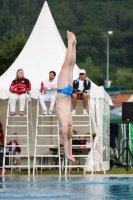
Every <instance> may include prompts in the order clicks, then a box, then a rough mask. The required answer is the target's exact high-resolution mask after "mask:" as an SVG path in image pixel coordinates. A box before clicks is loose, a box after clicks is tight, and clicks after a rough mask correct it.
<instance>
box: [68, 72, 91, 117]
mask: <svg viewBox="0 0 133 200" xmlns="http://www.w3.org/2000/svg"><path fill="white" fill-rule="evenodd" d="M90 88H91V82H90V81H89V79H88V77H86V71H85V70H84V69H81V70H80V71H79V78H78V79H76V80H74V81H73V94H72V104H73V111H72V112H71V114H72V115H75V114H76V105H77V100H78V99H80V100H82V101H83V115H87V114H88V113H87V110H86V107H87V104H88V95H87V90H90Z"/></svg>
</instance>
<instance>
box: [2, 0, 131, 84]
mask: <svg viewBox="0 0 133 200" xmlns="http://www.w3.org/2000/svg"><path fill="white" fill-rule="evenodd" d="M43 3H44V0H13V1H9V0H1V3H0V16H1V17H0V45H1V48H0V74H2V73H3V72H4V71H5V70H6V69H7V68H8V67H9V66H10V65H11V63H12V62H13V61H14V59H15V58H16V57H17V56H18V54H19V53H20V51H21V49H22V48H23V45H24V44H25V41H26V39H27V38H28V37H29V35H30V33H31V31H32V29H33V27H34V24H35V22H36V20H37V17H38V16H39V13H40V11H41V8H42V6H43ZM48 5H49V7H50V10H51V12H52V15H53V17H54V20H55V22H56V25H57V28H58V30H59V32H60V34H61V36H62V38H63V40H64V42H65V43H66V44H67V40H66V30H71V31H73V32H74V33H75V34H76V36H77V41H78V43H77V64H78V65H79V66H80V67H81V68H85V69H86V70H87V73H88V76H89V77H90V76H91V77H90V78H91V79H93V81H94V82H96V83H98V84H100V83H99V81H98V80H99V79H100V82H101V80H102V79H105V78H106V52H107V47H106V46H107V41H106V37H103V36H102V35H101V32H107V31H109V30H112V31H113V32H114V35H113V36H112V37H110V38H109V42H110V48H109V50H110V59H109V62H110V79H111V80H113V82H112V84H113V85H118V84H122V85H126V86H128V87H130V88H131V87H132V84H131V83H130V81H129V80H130V78H128V77H126V76H125V75H124V74H123V76H122V77H121V78H120V79H118V80H117V69H119V68H122V69H124V68H133V59H132V55H133V34H132V32H133V1H131V0H127V1H125V0H117V1H114V0H95V1H94V0H82V1H81V0H73V1H72V0H54V1H53V0H48ZM22 28H23V30H24V31H23V32H25V36H24V37H20V39H18V38H17V34H20V30H22ZM12 32H15V33H16V34H15V35H14V36H11V35H12ZM9 35H10V36H11V38H9V37H8V36H9ZM21 36H22V35H21ZM4 37H5V39H4ZM13 38H14V39H13ZM8 40H9V44H8ZM13 43H14V44H13ZM88 59H91V62H92V63H89V61H88ZM87 67H88V68H87ZM89 68H90V69H91V70H92V72H91V71H90V70H89ZM98 76H99V77H98Z"/></svg>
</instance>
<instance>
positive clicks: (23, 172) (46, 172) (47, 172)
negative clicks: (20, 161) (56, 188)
mask: <svg viewBox="0 0 133 200" xmlns="http://www.w3.org/2000/svg"><path fill="white" fill-rule="evenodd" d="M32 173H33V170H31V172H30V174H31V175H32ZM10 174H11V171H10V170H7V171H6V175H10ZM12 174H13V175H16V174H18V175H20V174H21V175H26V174H28V171H27V170H26V169H22V170H21V172H19V171H15V170H12ZM58 174H59V170H58V169H51V170H49V169H43V170H42V175H58ZM61 174H62V175H64V170H63V171H61ZM70 174H71V175H83V169H79V170H78V171H77V169H73V170H71V171H70ZM86 174H91V172H86ZM96 174H103V171H100V172H96ZM106 174H108V175H109V174H110V175H115V174H121V175H122V174H123V175H126V174H127V175H129V174H133V169H132V168H129V170H128V171H126V169H125V168H124V167H115V168H112V169H111V170H107V171H106ZM38 175H41V170H40V169H38Z"/></svg>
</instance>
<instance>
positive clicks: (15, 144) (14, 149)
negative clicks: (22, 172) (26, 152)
mask: <svg viewBox="0 0 133 200" xmlns="http://www.w3.org/2000/svg"><path fill="white" fill-rule="evenodd" d="M7 145H11V146H10V147H9V151H10V152H11V154H13V155H20V153H21V148H20V146H19V145H20V144H19V141H18V139H17V133H14V137H13V141H12V140H10V141H8V143H7ZM13 164H14V165H20V157H15V156H14V157H13ZM16 170H19V168H16Z"/></svg>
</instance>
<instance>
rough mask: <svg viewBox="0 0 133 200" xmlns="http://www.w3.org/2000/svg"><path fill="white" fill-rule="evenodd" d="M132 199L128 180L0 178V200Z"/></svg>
mask: <svg viewBox="0 0 133 200" xmlns="http://www.w3.org/2000/svg"><path fill="white" fill-rule="evenodd" d="M5 199H9V200H17V199H18V200H22V199H26V200H31V199H33V200H34V199H37V200H42V199H50V200H55V199H61V200H67V199H69V200H132V199H133V178H132V177H102V176H93V177H92V176H86V177H83V176H81V177H70V178H68V179H67V181H65V179H64V178H62V179H61V181H60V180H59V179H58V177H46V176H41V177H35V178H33V177H23V176H17V177H3V178H2V177H0V200H5Z"/></svg>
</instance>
